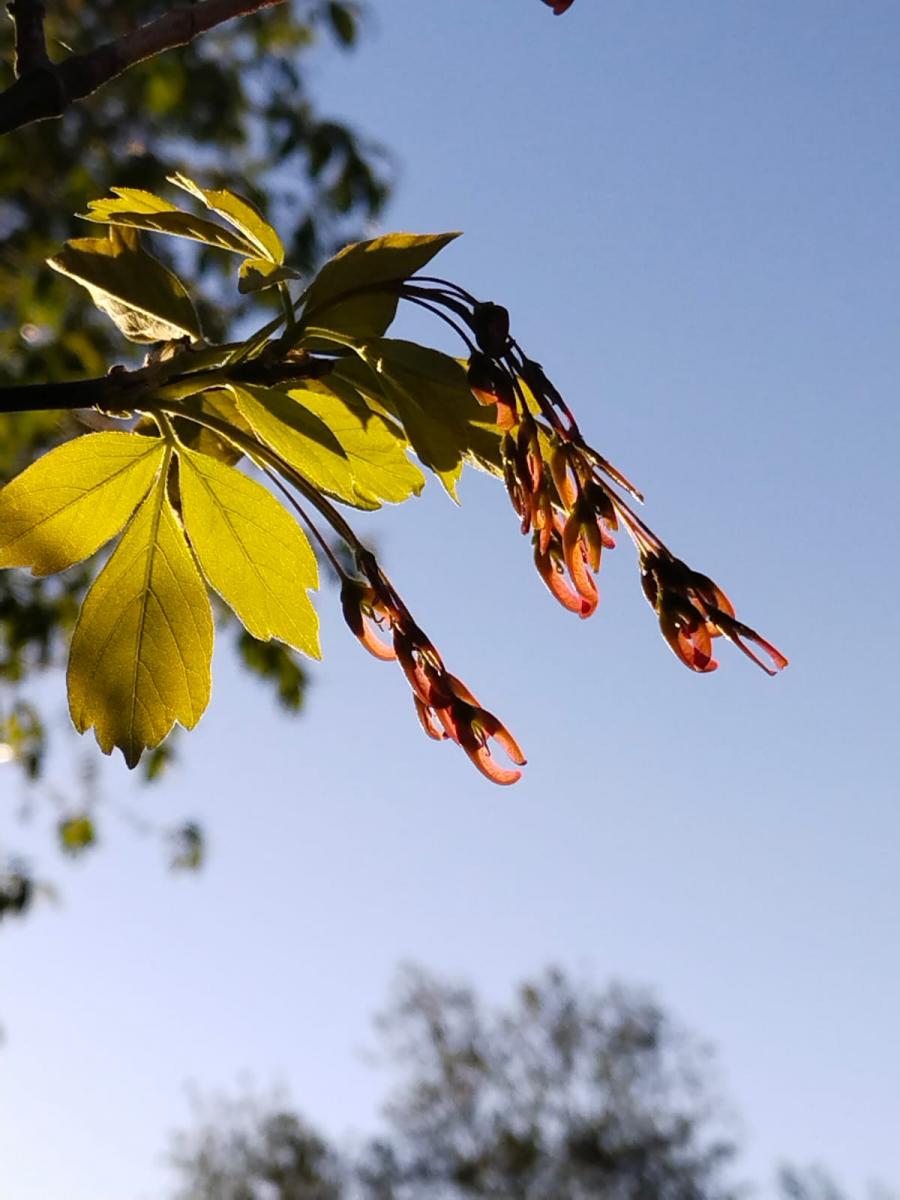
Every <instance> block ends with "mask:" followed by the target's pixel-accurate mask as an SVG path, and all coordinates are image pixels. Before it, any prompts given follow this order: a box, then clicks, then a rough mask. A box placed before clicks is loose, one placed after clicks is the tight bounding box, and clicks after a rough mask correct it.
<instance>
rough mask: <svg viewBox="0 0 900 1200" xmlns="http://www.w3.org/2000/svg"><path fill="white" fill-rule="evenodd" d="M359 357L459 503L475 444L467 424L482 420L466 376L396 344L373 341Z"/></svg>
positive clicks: (442, 360)
mask: <svg viewBox="0 0 900 1200" xmlns="http://www.w3.org/2000/svg"><path fill="white" fill-rule="evenodd" d="M359 354H360V356H361V357H362V358H363V360H364V361H365V362H366V364H367V365H368V366H369V368H370V370H371V371H372V373H373V374H374V375H375V377H376V378H377V380H378V383H379V384H380V387H381V390H382V395H383V397H384V400H385V402H386V403H387V405H388V406H389V408H390V409H391V410H392V411H393V412H394V413H395V414H396V416H397V417H398V418H399V420H400V422H401V424H402V425H403V428H404V429H405V431H406V434H407V436H408V437H409V440H410V442H411V443H412V446H413V449H414V450H415V452H416V454H417V455H418V456H419V458H420V459H421V460H422V462H423V463H424V464H425V465H426V466H427V467H430V468H431V470H432V471H434V473H435V474H436V475H437V476H438V478H439V479H440V480H441V482H442V483H443V484H444V486H445V487H446V489H447V491H448V492H449V493H450V495H451V496H453V498H454V499H455V498H456V481H457V479H458V478H459V475H460V472H461V471H462V465H463V460H464V458H465V457H466V455H467V453H468V450H469V443H470V440H471V436H470V429H469V423H470V422H471V420H472V419H473V418H474V417H481V418H482V419H483V416H484V414H483V411H479V410H480V405H479V404H478V402H477V400H475V398H474V396H473V395H472V393H471V391H470V390H469V386H468V384H467V382H466V374H465V371H464V370H463V369H462V367H461V366H460V365H459V363H458V362H457V361H456V359H454V358H450V357H449V356H448V355H446V354H441V353H440V352H439V351H437V350H430V349H428V348H427V347H425V346H419V345H416V344H415V343H414V342H404V341H399V340H397V339H393V338H377V339H373V340H372V341H370V342H367V343H366V344H365V345H364V346H361V347H360V348H359Z"/></svg>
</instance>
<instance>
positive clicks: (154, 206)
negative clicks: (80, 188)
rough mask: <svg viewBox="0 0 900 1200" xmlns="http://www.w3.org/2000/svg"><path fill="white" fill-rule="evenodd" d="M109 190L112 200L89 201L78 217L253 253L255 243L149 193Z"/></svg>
mask: <svg viewBox="0 0 900 1200" xmlns="http://www.w3.org/2000/svg"><path fill="white" fill-rule="evenodd" d="M112 190H113V191H114V192H115V193H116V196H115V197H111V196H107V197H104V199H102V200H91V201H90V203H89V204H88V211H87V212H86V213H82V214H81V215H82V216H83V218H84V219H85V220H86V221H95V222H97V223H98V224H104V225H126V226H130V227H132V228H134V229H147V230H149V231H150V232H151V233H167V234H169V235H170V236H172V237H180V238H187V239H188V240H190V241H194V242H203V243H204V244H205V245H207V246H216V247H217V248H218V249H219V250H231V251H232V252H233V253H235V254H254V255H255V254H256V253H257V250H256V245H255V243H253V242H251V241H250V239H249V238H245V237H242V236H241V235H240V234H238V233H235V232H234V231H233V230H231V229H225V228H224V227H223V226H222V225H219V224H217V223H216V222H215V221H208V220H206V218H205V217H198V216H197V215H196V214H195V213H191V212H185V211H184V210H183V209H180V208H176V207H175V205H174V204H170V203H169V202H168V200H162V199H161V198H160V197H159V196H154V195H153V194H152V192H141V191H138V190H137V189H135V188H113V189H112Z"/></svg>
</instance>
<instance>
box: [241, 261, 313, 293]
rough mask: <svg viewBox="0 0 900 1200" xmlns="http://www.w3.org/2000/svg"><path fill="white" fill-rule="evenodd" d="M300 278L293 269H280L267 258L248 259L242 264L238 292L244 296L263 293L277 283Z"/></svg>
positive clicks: (298, 273)
mask: <svg viewBox="0 0 900 1200" xmlns="http://www.w3.org/2000/svg"><path fill="white" fill-rule="evenodd" d="M299 278H300V272H299V271H295V270H293V268H291V267H279V266H277V265H276V264H275V263H272V262H269V260H268V259H267V258H247V259H245V260H244V261H243V262H242V263H241V269H240V273H239V279H238V291H239V292H241V293H242V294H246V293H247V292H261V291H262V290H263V288H268V287H273V286H274V285H275V284H276V283H282V282H284V281H285V280H287V279H299Z"/></svg>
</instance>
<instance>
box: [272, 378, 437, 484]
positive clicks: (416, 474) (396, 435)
mask: <svg viewBox="0 0 900 1200" xmlns="http://www.w3.org/2000/svg"><path fill="white" fill-rule="evenodd" d="M290 395H291V397H292V399H294V400H296V401H297V402H298V403H299V404H302V405H303V407H304V408H307V409H309V410H310V411H311V412H313V413H315V415H316V416H317V417H319V418H321V420H322V421H324V422H325V424H326V425H327V426H328V428H329V429H330V430H331V431H332V433H333V434H334V435H335V437H336V438H337V439H338V441H339V442H340V444H341V446H342V447H343V450H344V453H345V454H346V455H347V460H348V462H349V464H350V470H351V472H352V475H353V484H354V487H355V488H356V489H357V491H358V492H359V493H360V494H361V495H367V496H369V497H371V498H372V499H373V500H377V501H387V502H388V503H390V504H399V503H401V502H402V501H403V500H407V499H409V497H410V496H412V495H416V496H417V495H418V494H419V493H420V492H421V490H422V488H423V487H424V486H425V477H424V475H423V474H422V472H421V471H420V470H419V468H418V467H417V466H416V465H415V464H414V463H412V462H410V460H409V458H408V457H407V453H406V447H407V445H408V442H407V439H406V437H405V436H404V435H403V432H402V431H401V430H400V429H399V427H398V426H397V425H396V424H394V423H393V422H389V421H388V420H387V419H386V418H385V417H383V416H381V415H380V414H379V413H376V412H373V411H372V409H371V408H370V407H369V406H368V405H367V404H366V403H365V401H364V400H363V399H362V397H361V396H359V395H358V393H355V392H354V391H353V389H352V388H350V387H347V386H344V387H340V385H339V384H335V385H331V386H329V383H328V381H321V382H320V383H319V384H317V385H316V387H315V390H314V391H312V390H302V391H301V390H295V389H292V390H291V392H290Z"/></svg>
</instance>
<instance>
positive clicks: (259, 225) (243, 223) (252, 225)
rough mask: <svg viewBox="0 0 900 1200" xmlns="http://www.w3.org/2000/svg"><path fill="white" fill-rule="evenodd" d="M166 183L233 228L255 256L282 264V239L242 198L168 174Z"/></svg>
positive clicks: (258, 212)
mask: <svg viewBox="0 0 900 1200" xmlns="http://www.w3.org/2000/svg"><path fill="white" fill-rule="evenodd" d="M169 182H170V183H174V184H175V185H176V187H180V188H183V189H184V191H186V192H188V193H189V194H190V195H191V196H195V197H196V198H197V199H198V200H200V201H202V202H203V203H204V204H205V205H206V207H207V208H210V209H212V211H213V212H215V213H218V214H219V216H220V217H223V218H224V219H225V220H226V221H227V222H228V223H229V225H233V226H234V228H235V229H237V230H239V231H240V232H241V233H242V234H243V235H244V236H245V237H246V238H247V239H248V240H249V241H250V242H252V243H253V245H254V246H255V247H256V252H257V254H258V255H259V256H260V257H262V258H266V259H268V260H269V261H270V262H273V263H276V264H278V265H279V266H280V265H281V263H283V262H284V246H283V245H282V244H281V238H280V237H279V236H278V234H277V233H276V232H275V230H274V229H273V228H272V226H271V225H270V224H269V222H268V221H267V220H266V218H265V217H264V216H263V215H262V213H261V212H260V211H259V209H258V208H257V207H256V205H255V204H253V203H251V201H249V200H247V199H246V198H245V197H244V196H239V195H238V194H237V193H236V192H231V191H228V190H227V189H226V188H217V189H212V190H210V189H207V188H202V187H200V186H199V185H198V184H196V183H194V181H193V179H188V178H187V176H186V175H180V174H177V175H171V176H169Z"/></svg>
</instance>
